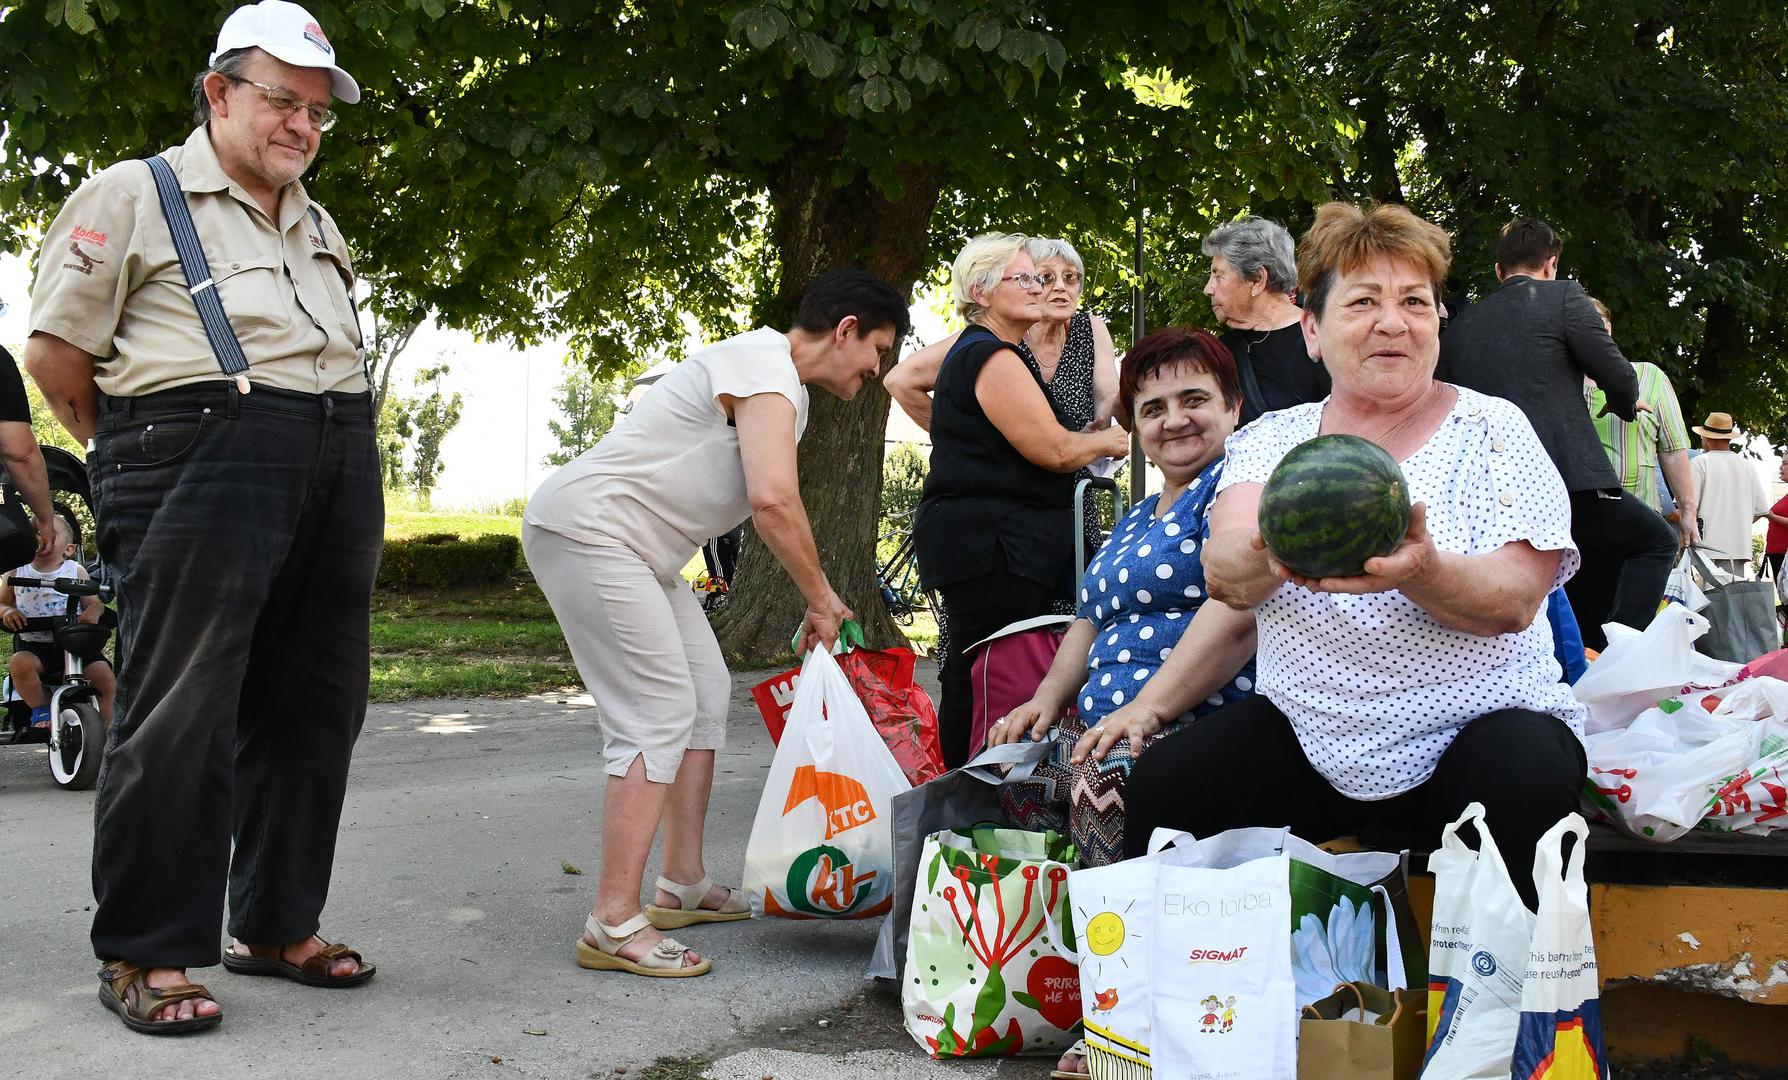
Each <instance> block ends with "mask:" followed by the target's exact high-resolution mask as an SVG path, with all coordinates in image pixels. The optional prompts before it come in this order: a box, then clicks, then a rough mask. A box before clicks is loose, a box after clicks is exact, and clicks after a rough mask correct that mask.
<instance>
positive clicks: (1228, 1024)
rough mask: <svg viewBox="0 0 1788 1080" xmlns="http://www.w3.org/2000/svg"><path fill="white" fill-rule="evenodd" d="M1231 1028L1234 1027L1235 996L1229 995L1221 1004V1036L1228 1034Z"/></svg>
mask: <svg viewBox="0 0 1788 1080" xmlns="http://www.w3.org/2000/svg"><path fill="white" fill-rule="evenodd" d="M1233 1027H1235V995H1233V994H1231V995H1230V996H1229V998H1228V999H1227V1000H1225V1001H1224V1002H1223V1034H1225V1035H1227V1034H1229V1029H1230V1028H1233Z"/></svg>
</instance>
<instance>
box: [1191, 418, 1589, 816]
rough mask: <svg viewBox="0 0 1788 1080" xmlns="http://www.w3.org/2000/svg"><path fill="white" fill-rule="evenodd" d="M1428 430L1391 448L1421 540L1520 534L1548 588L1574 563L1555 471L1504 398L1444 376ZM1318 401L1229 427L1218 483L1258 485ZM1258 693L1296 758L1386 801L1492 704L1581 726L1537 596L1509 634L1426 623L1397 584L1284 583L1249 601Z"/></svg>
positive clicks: (1470, 543)
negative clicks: (1530, 613) (1357, 592)
mask: <svg viewBox="0 0 1788 1080" xmlns="http://www.w3.org/2000/svg"><path fill="white" fill-rule="evenodd" d="M1458 391H1459V400H1458V401H1456V402H1454V404H1453V408H1452V411H1451V412H1450V413H1449V414H1448V415H1447V418H1446V419H1445V420H1443V421H1442V422H1441V425H1440V429H1439V430H1438V431H1436V432H1435V433H1434V435H1433V436H1431V437H1430V438H1429V439H1428V441H1427V442H1426V443H1424V444H1423V445H1422V446H1421V447H1420V448H1419V449H1417V450H1416V452H1415V453H1413V454H1411V455H1410V456H1409V457H1408V458H1407V459H1405V460H1404V461H1403V462H1401V465H1402V467H1403V475H1404V477H1405V478H1406V479H1407V480H1408V481H1409V497H1410V499H1411V501H1417V502H1425V503H1426V504H1427V506H1428V532H1429V533H1430V534H1431V535H1432V536H1433V538H1434V546H1435V547H1437V548H1439V549H1440V550H1442V551H1450V552H1456V553H1458V554H1461V555H1479V554H1484V553H1486V552H1491V551H1495V550H1497V549H1498V548H1501V547H1502V546H1503V545H1505V544H1511V543H1514V542H1516V541H1518V540H1525V541H1527V542H1528V543H1529V544H1532V545H1533V546H1534V547H1535V548H1536V549H1538V550H1540V551H1558V552H1562V553H1563V557H1562V558H1560V559H1559V560H1558V572H1557V573H1556V574H1555V575H1554V577H1553V580H1552V586H1553V587H1557V586H1559V585H1562V584H1564V582H1565V581H1566V580H1567V579H1569V578H1570V576H1571V575H1572V574H1574V573H1576V572H1577V567H1578V565H1579V563H1580V562H1581V561H1582V560H1581V558H1580V557H1579V556H1578V554H1577V548H1576V546H1575V545H1573V544H1572V543H1571V506H1570V501H1569V499H1568V498H1567V497H1566V495H1565V487H1564V481H1563V480H1561V479H1560V478H1559V475H1558V469H1557V468H1556V467H1554V466H1553V464H1552V459H1551V458H1550V457H1548V456H1547V454H1546V451H1545V448H1544V447H1542V446H1541V445H1540V439H1539V436H1537V435H1535V434H1534V430H1533V425H1532V424H1530V423H1528V421H1527V417H1526V416H1525V415H1524V414H1523V413H1522V412H1521V410H1520V409H1519V408H1516V407H1515V406H1514V405H1511V404H1509V403H1508V402H1507V401H1504V400H1503V399H1501V398H1493V397H1489V396H1487V395H1484V394H1480V393H1477V392H1476V391H1473V390H1468V389H1466V388H1465V387H1459V388H1458ZM1326 404H1327V403H1326V402H1314V403H1311V404H1308V405H1297V406H1293V407H1292V408H1289V409H1284V410H1282V411H1279V412H1270V413H1267V414H1266V415H1264V416H1262V417H1261V418H1260V419H1259V420H1256V421H1255V422H1254V423H1252V424H1250V425H1248V426H1247V427H1245V428H1241V429H1239V430H1237V431H1236V433H1235V434H1234V435H1231V436H1230V437H1229V443H1228V447H1227V451H1228V457H1227V458H1226V459H1225V460H1227V461H1228V463H1229V467H1228V469H1227V471H1226V472H1225V474H1224V477H1223V481H1222V484H1221V486H1228V485H1230V484H1264V483H1265V482H1266V479H1267V477H1268V476H1269V475H1271V473H1272V471H1273V466H1275V465H1277V464H1278V463H1279V459H1280V458H1282V457H1284V456H1285V454H1286V452H1287V451H1289V450H1290V449H1291V448H1292V447H1294V446H1297V445H1298V444H1299V443H1302V442H1304V441H1305V440H1308V439H1313V438H1315V437H1316V435H1317V433H1318V429H1319V428H1320V427H1321V424H1322V410H1323V407H1324V405H1326ZM1254 617H1255V624H1256V626H1257V627H1258V628H1259V635H1260V638H1259V649H1260V651H1259V653H1258V655H1257V657H1256V662H1257V663H1258V665H1259V669H1260V692H1261V693H1262V694H1265V695H1266V696H1267V698H1268V699H1269V700H1271V701H1272V703H1273V704H1274V705H1275V706H1277V707H1278V709H1279V711H1280V712H1282V713H1284V714H1285V716H1286V717H1287V719H1289V720H1290V721H1291V726H1292V730H1293V731H1294V732H1296V734H1297V737H1298V742H1299V744H1300V745H1302V746H1303V749H1304V756H1305V757H1307V758H1309V760H1310V764H1311V765H1313V766H1314V767H1315V768H1316V771H1317V772H1320V773H1321V774H1322V775H1323V776H1324V777H1326V778H1327V779H1328V781H1329V783H1330V784H1332V785H1334V788H1335V790H1336V791H1338V792H1340V793H1341V794H1342V795H1345V796H1347V797H1348V798H1350V799H1388V798H1390V797H1391V796H1393V795H1399V794H1401V793H1403V792H1405V791H1408V790H1409V789H1410V788H1413V787H1415V786H1416V785H1418V784H1420V783H1422V782H1423V781H1424V780H1426V779H1428V777H1429V775H1430V774H1432V773H1433V772H1434V766H1435V764H1436V763H1438V762H1439V761H1440V755H1441V752H1442V751H1444V750H1445V749H1446V748H1447V747H1448V746H1449V745H1451V743H1452V741H1453V737H1454V736H1455V735H1457V734H1458V733H1459V731H1460V729H1461V728H1463V727H1464V726H1465V725H1466V724H1467V723H1470V722H1471V721H1472V720H1475V719H1476V718H1478V717H1480V716H1483V715H1484V714H1486V713H1492V712H1495V711H1497V710H1498V709H1531V710H1533V711H1534V712H1542V713H1551V714H1552V715H1553V716H1556V717H1558V718H1559V719H1560V720H1563V721H1564V722H1565V723H1566V724H1569V725H1570V727H1571V730H1572V731H1575V732H1576V733H1577V734H1578V736H1579V737H1581V736H1582V734H1583V720H1584V717H1585V712H1584V709H1583V706H1582V705H1579V704H1578V703H1577V699H1576V698H1574V697H1572V696H1571V688H1570V687H1568V686H1566V685H1565V684H1564V683H1562V682H1561V681H1559V668H1558V661H1557V660H1556V659H1555V658H1554V657H1553V651H1552V628H1551V626H1550V624H1549V623H1548V622H1547V620H1546V607H1545V605H1543V604H1542V605H1541V606H1540V608H1539V610H1538V612H1537V613H1536V614H1535V615H1534V621H1533V622H1532V623H1531V624H1530V625H1529V626H1528V627H1527V629H1525V630H1523V631H1521V632H1520V633H1516V634H1501V635H1498V636H1496V637H1485V636H1483V635H1480V634H1470V633H1467V632H1465V631H1463V630H1455V629H1452V628H1451V627H1447V626H1443V625H1441V624H1440V623H1439V622H1437V621H1436V620H1435V618H1434V616H1432V615H1430V614H1428V613H1427V612H1426V611H1424V610H1423V609H1422V608H1420V607H1418V606H1416V604H1415V602H1414V601H1413V600H1410V599H1409V598H1408V597H1406V596H1404V595H1403V594H1402V593H1401V592H1397V591H1395V590H1392V591H1390V592H1382V593H1369V594H1366V595H1362V596H1352V595H1346V594H1341V593H1318V592H1311V591H1309V590H1308V589H1304V588H1302V587H1300V586H1298V585H1294V584H1292V583H1291V582H1285V583H1284V584H1282V585H1280V586H1279V588H1278V589H1277V590H1276V591H1274V592H1273V594H1272V595H1271V596H1269V597H1267V598H1266V599H1265V600H1263V601H1262V602H1261V603H1260V604H1259V606H1257V607H1256V608H1255V609H1254Z"/></svg>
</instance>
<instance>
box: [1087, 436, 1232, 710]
mask: <svg viewBox="0 0 1788 1080" xmlns="http://www.w3.org/2000/svg"><path fill="white" fill-rule="evenodd" d="M1222 476H1223V459H1222V458H1218V459H1217V460H1216V461H1213V462H1211V463H1210V464H1209V465H1207V466H1205V468H1204V471H1203V472H1201V473H1199V474H1198V478H1197V479H1195V480H1193V481H1192V483H1191V484H1190V485H1189V486H1188V487H1187V488H1186V490H1185V491H1184V492H1183V493H1181V495H1180V497H1179V499H1178V500H1176V501H1175V502H1174V504H1173V508H1172V509H1171V510H1169V511H1168V512H1167V513H1166V514H1163V515H1162V516H1161V518H1160V519H1159V520H1157V519H1156V518H1155V508H1156V506H1157V505H1158V504H1159V502H1160V499H1161V496H1160V495H1158V494H1157V495H1150V496H1149V497H1148V498H1146V499H1144V500H1142V501H1141V502H1139V503H1137V504H1136V505H1135V506H1134V507H1132V508H1131V509H1130V512H1129V513H1128V514H1126V515H1125V516H1124V518H1123V520H1121V521H1119V522H1118V523H1117V527H1116V528H1114V529H1112V531H1111V539H1110V540H1108V541H1106V543H1105V547H1104V548H1102V549H1101V550H1100V551H1099V554H1098V556H1097V557H1095V558H1094V559H1093V561H1092V564H1091V565H1089V566H1088V567H1087V570H1086V577H1085V578H1083V579H1082V580H1081V583H1080V610H1079V612H1078V614H1079V616H1080V617H1081V618H1083V619H1087V620H1089V621H1090V622H1092V624H1093V626H1094V627H1096V628H1097V629H1098V635H1097V637H1095V638H1094V639H1093V647H1092V650H1091V652H1090V653H1088V655H1087V679H1086V685H1084V686H1082V687H1081V688H1080V693H1079V695H1078V696H1077V698H1076V702H1075V704H1076V707H1077V708H1078V710H1079V713H1080V717H1081V719H1082V720H1083V721H1085V723H1086V724H1087V726H1089V727H1090V726H1092V725H1094V724H1097V723H1098V722H1099V721H1100V720H1102V719H1104V717H1105V716H1106V715H1107V714H1109V713H1111V712H1113V711H1115V710H1116V709H1117V708H1118V707H1119V706H1120V705H1122V704H1123V703H1124V702H1126V701H1129V700H1131V699H1132V698H1134V697H1135V696H1136V693H1137V691H1139V690H1141V689H1142V687H1143V685H1144V684H1145V683H1147V682H1148V680H1149V678H1150V677H1151V676H1153V675H1154V673H1155V672H1156V671H1158V670H1160V667H1161V663H1162V662H1163V661H1164V660H1166V659H1167V657H1168V654H1170V653H1172V652H1173V649H1174V646H1176V645H1178V644H1179V641H1180V637H1181V635H1183V634H1184V633H1185V632H1186V627H1187V626H1189V625H1191V623H1192V616H1193V615H1194V614H1195V613H1196V612H1197V611H1198V607H1199V605H1200V604H1202V603H1204V599H1205V590H1204V565H1203V561H1202V560H1201V559H1200V557H1199V553H1200V549H1201V548H1202V546H1203V544H1204V541H1205V540H1206V539H1208V538H1209V536H1210V527H1209V525H1208V524H1207V522H1206V520H1205V515H1206V513H1208V512H1209V510H1210V506H1211V500H1212V499H1213V498H1214V497H1215V495H1216V493H1217V484H1218V481H1219V480H1220V479H1221V478H1222ZM1253 689H1254V662H1253V661H1252V660H1250V661H1249V662H1248V663H1247V664H1245V665H1243V667H1242V670H1241V671H1239V672H1238V673H1237V674H1236V677H1235V678H1234V679H1233V680H1231V681H1230V682H1229V683H1227V684H1225V685H1224V687H1223V688H1222V689H1221V690H1220V691H1218V692H1217V693H1215V694H1212V695H1211V696H1210V698H1209V699H1207V700H1206V701H1204V702H1202V703H1200V704H1199V705H1198V706H1197V707H1196V708H1195V709H1193V715H1195V716H1202V715H1204V714H1205V713H1207V712H1210V711H1211V710H1213V709H1215V708H1217V707H1218V706H1221V705H1224V704H1227V703H1229V702H1231V701H1236V700H1238V699H1240V698H1244V697H1248V696H1249V695H1250V694H1251V693H1252V691H1253Z"/></svg>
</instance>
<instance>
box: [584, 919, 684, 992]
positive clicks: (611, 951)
mask: <svg viewBox="0 0 1788 1080" xmlns="http://www.w3.org/2000/svg"><path fill="white" fill-rule="evenodd" d="M649 926H651V923H650V922H649V921H648V920H647V919H646V917H645V915H644V914H640V915H635V916H634V917H633V918H631V919H628V920H627V921H626V922H624V923H622V924H621V925H619V926H606V925H604V924H603V923H601V922H599V921H598V920H597V918H596V916H594V915H592V916H590V918H589V919H588V920H587V921H586V922H585V923H584V933H585V934H586V935H587V938H580V939H578V942H577V966H578V967H584V968H590V969H592V970H595V971H626V972H631V973H632V974H634V975H644V976H647V977H648V978H653V979H687V978H689V977H691V976H694V975H706V974H707V973H708V970H709V969H710V968H712V967H713V966H714V962H713V961H712V960H703V961H702V962H701V963H699V964H685V963H684V962H683V954H684V953H687V952H688V951H689V946H687V945H684V944H683V943H682V942H680V941H677V940H676V939H674V938H663V939H661V940H660V941H659V942H658V944H656V945H654V946H652V948H651V950H650V951H649V952H647V953H646V954H645V955H644V956H642V957H640V958H639V959H638V960H629V959H628V958H627V957H625V956H622V955H621V950H622V949H624V948H626V947H627V943H628V942H630V941H632V940H633V939H634V938H635V937H636V936H638V935H639V934H640V932H641V931H643V930H645V929H647V928H648V927H649ZM591 941H594V942H595V944H593V945H592V944H591Z"/></svg>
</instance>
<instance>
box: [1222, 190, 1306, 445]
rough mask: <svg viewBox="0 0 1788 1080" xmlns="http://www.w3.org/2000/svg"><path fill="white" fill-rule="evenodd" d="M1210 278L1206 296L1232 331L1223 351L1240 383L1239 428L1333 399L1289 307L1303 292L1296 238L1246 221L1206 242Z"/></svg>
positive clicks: (1296, 312)
mask: <svg viewBox="0 0 1788 1080" xmlns="http://www.w3.org/2000/svg"><path fill="white" fill-rule="evenodd" d="M1203 247H1204V253H1205V254H1206V255H1209V256H1210V257H1211V274H1210V277H1209V278H1207V279H1206V280H1205V283H1204V294H1205V295H1206V296H1208V297H1210V298H1211V311H1212V313H1214V314H1215V315H1216V316H1217V318H1218V319H1219V320H1220V321H1221V322H1222V323H1223V324H1224V325H1225V326H1228V327H1229V330H1228V331H1226V332H1225V333H1223V334H1222V335H1221V340H1222V342H1223V344H1225V345H1227V346H1229V351H1230V352H1231V353H1234V354H1235V361H1236V367H1237V369H1238V371H1239V373H1240V375H1241V377H1242V423H1243V424H1244V425H1245V424H1248V423H1251V422H1252V421H1253V420H1254V418H1255V417H1257V416H1259V415H1260V414H1261V413H1264V412H1272V411H1273V410H1275V409H1288V408H1290V407H1291V406H1293V405H1302V404H1303V403H1305V402H1307V401H1321V400H1322V399H1323V398H1326V397H1328V396H1329V373H1328V370H1327V369H1326V368H1324V367H1323V366H1322V364H1321V363H1320V362H1318V361H1316V360H1312V359H1311V358H1310V351H1309V348H1308V346H1306V345H1305V344H1304V331H1303V328H1302V326H1301V325H1300V320H1301V319H1302V317H1303V311H1302V310H1301V309H1299V307H1298V305H1297V303H1296V302H1295V301H1294V300H1293V299H1292V297H1293V295H1294V294H1295V292H1296V291H1297V287H1298V268H1297V256H1296V254H1295V252H1294V248H1293V246H1292V242H1291V234H1290V233H1289V232H1286V231H1285V228H1284V227H1283V226H1281V225H1280V224H1279V223H1278V222H1276V221H1268V220H1267V219H1266V218H1258V217H1245V218H1242V219H1240V220H1239V221H1232V222H1230V223H1229V224H1227V225H1221V226H1218V227H1217V228H1216V229H1213V230H1212V231H1211V234H1210V235H1209V236H1206V237H1205V238H1204V244H1203Z"/></svg>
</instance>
